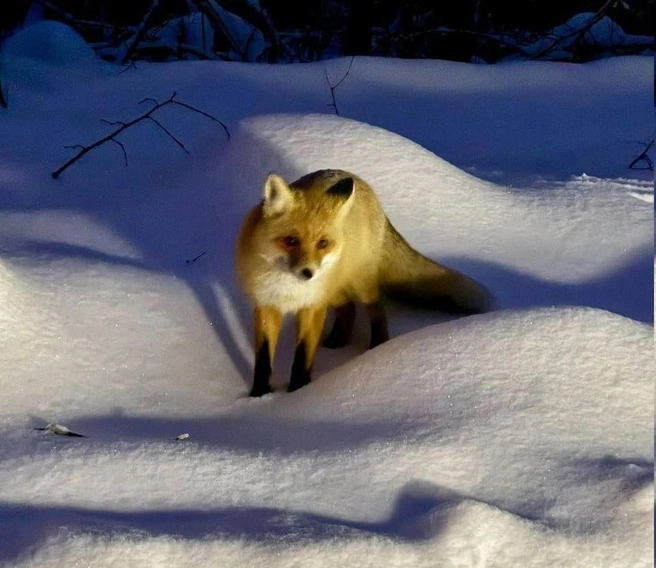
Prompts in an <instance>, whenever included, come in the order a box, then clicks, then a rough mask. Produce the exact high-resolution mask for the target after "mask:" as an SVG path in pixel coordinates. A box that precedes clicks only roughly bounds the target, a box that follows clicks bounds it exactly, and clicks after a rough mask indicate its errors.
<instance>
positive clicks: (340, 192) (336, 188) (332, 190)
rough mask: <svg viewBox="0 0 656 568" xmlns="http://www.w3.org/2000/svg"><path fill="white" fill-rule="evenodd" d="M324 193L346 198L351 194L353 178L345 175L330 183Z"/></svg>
mask: <svg viewBox="0 0 656 568" xmlns="http://www.w3.org/2000/svg"><path fill="white" fill-rule="evenodd" d="M326 193H327V194H328V195H334V196H335V197H342V198H343V199H348V198H349V197H351V195H352V194H353V178H350V177H347V178H344V179H340V180H339V181H338V182H337V183H335V184H333V185H331V186H330V187H329V188H328V189H327V190H326Z"/></svg>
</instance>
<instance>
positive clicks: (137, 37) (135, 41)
mask: <svg viewBox="0 0 656 568" xmlns="http://www.w3.org/2000/svg"><path fill="white" fill-rule="evenodd" d="M158 6H159V0H153V2H152V3H151V5H150V7H149V8H148V11H147V12H146V13H145V15H144V17H143V19H142V20H141V23H140V24H139V26H138V27H137V31H136V32H135V33H134V35H133V36H132V37H131V38H129V39H128V40H127V41H126V42H125V53H124V55H123V56H122V57H121V61H120V63H121V64H122V65H125V64H126V63H127V62H128V61H129V60H130V58H131V57H132V53H133V52H134V50H135V49H136V47H137V45H139V42H140V41H141V40H142V39H143V38H144V36H145V35H146V32H147V31H148V28H149V26H150V20H151V18H152V17H153V14H154V13H155V10H156V9H157V7H158Z"/></svg>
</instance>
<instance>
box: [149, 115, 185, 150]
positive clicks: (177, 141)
mask: <svg viewBox="0 0 656 568" xmlns="http://www.w3.org/2000/svg"><path fill="white" fill-rule="evenodd" d="M148 120H150V121H152V122H154V123H155V124H156V125H157V126H159V127H160V128H161V129H162V130H163V131H164V133H165V134H167V135H168V136H169V138H171V140H173V142H175V143H176V144H177V145H178V146H180V148H182V149H183V150H184V151H185V153H187V154H189V150H187V148H185V145H184V144H183V143H182V142H180V140H178V139H177V138H176V137H175V136H173V134H171V132H170V131H169V130H168V129H167V128H166V126H164V125H163V124H162V123H161V122H159V121H158V120H156V119H154V118H153V117H152V116H149V117H148Z"/></svg>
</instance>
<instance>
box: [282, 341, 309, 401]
mask: <svg viewBox="0 0 656 568" xmlns="http://www.w3.org/2000/svg"><path fill="white" fill-rule="evenodd" d="M306 365H307V352H306V348H305V341H301V342H300V343H299V344H298V347H296V353H295V354H294V362H293V363H292V377H291V379H290V381H289V387H288V388H287V390H288V391H289V392H294V391H295V390H298V389H300V388H301V387H304V386H305V385H307V384H308V383H309V382H310V375H311V373H312V367H311V366H310V367H309V368H306Z"/></svg>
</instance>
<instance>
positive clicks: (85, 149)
mask: <svg viewBox="0 0 656 568" xmlns="http://www.w3.org/2000/svg"><path fill="white" fill-rule="evenodd" d="M176 95H177V93H176V92H174V93H173V94H172V95H171V97H170V98H169V99H167V100H166V101H164V102H163V103H159V102H157V101H156V100H155V99H152V98H146V99H143V100H141V101H139V104H142V103H145V102H152V103H155V106H153V108H151V109H150V110H149V111H148V112H146V113H144V114H142V115H141V116H139V117H137V118H135V119H134V120H131V121H130V122H121V121H116V122H109V121H107V120H105V121H104V122H105V123H107V124H109V125H111V126H115V125H119V127H118V128H117V129H116V130H114V132H111V133H110V134H108V135H107V136H105V137H104V138H101V139H100V140H97V141H96V142H94V143H93V144H91V145H90V146H82V145H81V144H77V145H75V146H67V148H79V149H80V151H79V152H78V153H77V154H76V155H75V156H73V157H72V158H71V159H70V160H68V162H66V163H65V164H64V165H63V166H61V167H59V168H57V169H56V170H55V171H54V172H52V174H51V175H52V177H53V178H54V179H57V178H58V177H59V176H60V175H61V174H62V172H64V171H65V170H66V169H68V168H69V167H70V166H72V165H73V164H74V163H75V162H77V161H78V160H79V159H81V158H82V157H83V156H85V155H86V154H88V153H89V152H91V150H93V149H94V148H98V146H102V145H103V144H105V142H114V143H115V144H118V145H119V146H120V148H121V150H122V151H123V158H124V160H125V165H126V166H127V163H128V156H127V153H126V151H125V146H123V144H122V143H121V142H119V141H118V140H116V136H118V135H119V134H120V133H121V132H123V131H124V130H127V129H128V128H130V127H131V126H134V125H135V124H137V123H138V122H141V121H142V120H150V121H151V122H153V123H154V124H155V125H156V126H157V127H159V128H160V130H162V131H163V132H164V133H165V134H166V135H167V136H169V138H171V139H172V140H173V141H174V142H175V143H176V144H177V145H178V146H180V148H182V149H183V150H184V151H185V152H186V153H187V154H188V153H189V151H188V150H187V148H186V147H185V145H184V144H183V143H182V142H180V140H178V139H177V138H176V137H175V136H173V134H171V132H170V131H169V130H168V129H167V128H166V127H165V126H164V125H163V124H162V123H161V122H159V121H158V120H157V119H155V118H154V117H153V116H152V115H153V114H154V113H155V112H156V111H158V110H159V109H161V108H162V107H165V106H166V105H177V106H181V107H183V108H186V109H188V110H191V111H193V112H197V113H198V114H202V115H203V116H206V117H207V118H209V119H211V120H213V121H214V122H218V123H219V124H220V125H221V126H222V127H223V130H225V133H226V135H227V136H228V140H230V132H229V130H228V127H227V126H226V125H225V124H223V122H221V121H220V120H219V119H218V118H215V117H213V116H212V115H211V114H208V113H206V112H204V111H202V110H200V109H197V108H195V107H193V106H191V105H188V104H187V103H183V102H181V101H177V100H175V96H176Z"/></svg>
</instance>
